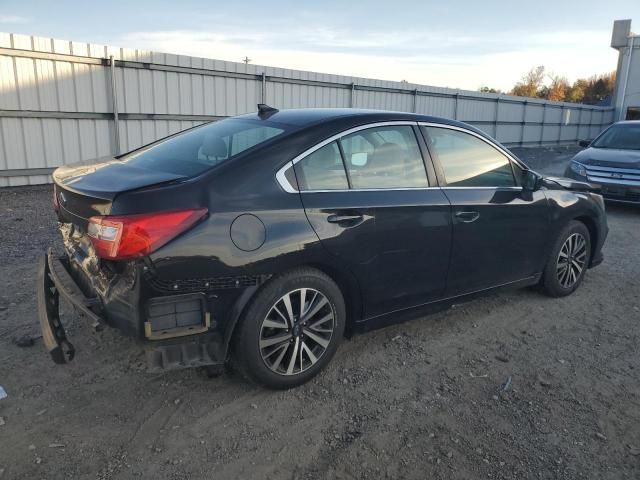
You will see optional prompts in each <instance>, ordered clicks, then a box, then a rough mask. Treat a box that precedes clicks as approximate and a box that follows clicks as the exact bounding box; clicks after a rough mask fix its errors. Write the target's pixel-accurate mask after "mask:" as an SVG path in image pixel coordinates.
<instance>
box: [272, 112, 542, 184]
mask: <svg viewBox="0 0 640 480" xmlns="http://www.w3.org/2000/svg"><path fill="white" fill-rule="evenodd" d="M395 125H408V126H424V127H436V128H448V129H450V130H457V131H460V132H463V133H467V134H469V135H472V136H474V137H476V138H478V139H480V140H482V141H483V142H485V143H486V144H487V145H489V146H491V147H493V148H495V149H496V150H498V152H500V153H502V154H503V155H504V156H505V157H507V158H508V159H509V160H511V161H512V162H514V163H516V164H517V165H518V166H519V167H520V168H522V169H524V170H531V169H530V168H529V167H528V166H526V165H525V164H523V163H522V162H521V161H520V160H519V159H517V158H516V157H514V156H513V155H511V154H510V153H509V152H508V151H506V150H505V149H504V148H503V147H501V146H500V145H499V144H497V143H494V142H493V141H490V140H489V139H487V138H485V137H484V136H482V135H480V134H478V133H476V132H473V131H471V130H469V129H467V128H463V127H458V126H457V125H448V124H446V123H434V122H420V121H417V122H416V121H411V120H399V121H389V122H376V123H368V124H366V125H358V126H357V127H352V128H349V129H347V130H344V131H342V132H340V133H337V134H335V135H333V136H331V137H329V138H327V139H325V140H323V141H321V142H319V143H317V144H316V145H314V146H313V147H311V148H308V149H307V150H305V151H304V152H302V153H301V154H300V155H297V156H296V157H295V158H294V159H293V160H290V161H288V162H287V163H285V164H284V165H283V166H282V167H281V168H280V169H279V170H278V171H277V172H276V180H277V182H278V184H279V185H280V186H281V187H282V189H283V190H284V191H285V192H287V193H330V192H342V193H344V192H394V191H407V190H433V189H438V188H442V189H455V190H462V189H470V188H473V189H481V190H498V189H502V190H516V191H518V190H522V187H521V186H513V187H455V186H452V187H450V186H443V187H440V186H428V187H404V188H403V187H399V188H352V189H340V190H298V189H296V188H294V186H293V185H291V184H290V183H289V181H288V180H287V178H286V176H285V173H286V171H287V170H288V169H290V168H292V167H293V166H294V165H295V164H296V163H298V162H299V161H300V160H302V159H303V158H305V157H306V156H307V155H310V154H312V153H313V152H315V151H316V150H319V149H320V148H322V147H324V146H325V145H327V144H329V143H331V142H333V141H336V140H338V139H340V138H342V137H344V136H346V135H350V134H351V133H354V132H358V131H360V130H367V129H369V128H376V127H386V126H395Z"/></svg>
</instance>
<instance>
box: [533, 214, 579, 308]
mask: <svg viewBox="0 0 640 480" xmlns="http://www.w3.org/2000/svg"><path fill="white" fill-rule="evenodd" d="M590 257H591V236H590V234H589V230H588V229H587V227H586V226H585V224H584V223H582V222H579V221H577V220H572V221H571V222H569V224H568V225H567V226H566V227H565V228H564V229H563V230H562V232H560V235H558V238H557V239H556V241H555V243H554V245H553V249H552V250H551V255H550V257H549V259H548V260H547V265H546V266H545V269H544V273H543V276H542V289H543V291H544V292H545V293H546V294H547V295H549V296H552V297H564V296H567V295H570V294H571V293H573V292H574V291H575V290H576V289H577V288H578V287H579V286H580V284H581V283H582V280H583V279H584V275H585V273H586V271H587V268H588V266H589V260H590Z"/></svg>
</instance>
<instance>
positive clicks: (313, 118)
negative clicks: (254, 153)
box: [237, 108, 477, 131]
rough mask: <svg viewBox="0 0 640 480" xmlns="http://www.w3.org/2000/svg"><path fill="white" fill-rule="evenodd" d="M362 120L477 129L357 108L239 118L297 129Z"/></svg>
mask: <svg viewBox="0 0 640 480" xmlns="http://www.w3.org/2000/svg"><path fill="white" fill-rule="evenodd" d="M346 117H349V118H351V119H358V120H361V121H362V123H363V124H365V123H374V122H387V121H394V120H399V121H403V120H407V121H414V122H433V123H444V124H447V125H457V126H460V127H464V128H468V129H472V130H474V131H476V130H477V129H476V128H474V127H472V126H471V125H467V124H464V123H462V122H458V121H455V120H450V119H447V118H442V117H435V116H430V115H421V114H418V113H409V112H393V111H387V110H364V109H357V108H296V109H286V110H278V111H274V112H273V113H272V112H269V113H267V114H263V115H260V114H258V113H257V112H256V113H248V114H246V115H240V116H239V117H237V118H245V119H252V120H267V119H268V120H270V121H273V122H278V123H282V124H287V125H292V126H296V127H302V128H303V127H307V126H310V125H317V124H319V123H328V122H330V121H332V120H336V119H338V118H346Z"/></svg>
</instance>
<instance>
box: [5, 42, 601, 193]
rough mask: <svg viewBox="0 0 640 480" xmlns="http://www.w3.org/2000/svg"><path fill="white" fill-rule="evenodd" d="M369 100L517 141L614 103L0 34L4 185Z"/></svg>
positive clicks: (544, 135) (590, 116) (542, 141)
mask: <svg viewBox="0 0 640 480" xmlns="http://www.w3.org/2000/svg"><path fill="white" fill-rule="evenodd" d="M257 103H268V104H269V105H272V106H275V107H278V108H302V107H357V108H375V109H384V110H399V111H409V112H418V113H425V114H429V115H438V116H443V117H449V118H455V119H458V120H461V121H464V122H468V123H470V124H473V125H475V126H477V127H478V128H480V129H482V130H484V131H485V132H487V133H488V134H489V135H491V136H493V137H495V138H497V139H498V140H499V141H500V142H502V143H504V144H506V145H518V146H520V145H522V146H527V145H532V146H535V145H552V144H560V143H570V142H575V141H576V140H577V139H581V138H591V137H593V136H594V135H596V134H597V133H598V132H599V131H600V130H601V129H602V128H603V127H604V126H606V125H608V124H610V123H611V122H612V121H613V109H610V108H601V107H592V106H587V105H578V104H571V103H561V102H548V101H544V100H540V99H533V98H529V99H524V98H519V97H512V96H505V95H495V94H488V93H479V92H472V91H463V90H454V89H449V88H439V87H429V86H424V85H416V84H410V83H406V82H390V81H382V80H373V79H366V78H356V77H346V76H341V75H330V74H324V73H313V72H304V71H299V70H288V69H283V68H274V67H261V66H258V65H245V64H243V63H234V62H225V61H220V60H212V59H208V58H195V57H188V56H182V55H173V54H168V53H157V52H150V51H143V50H132V49H128V48H115V47H109V46H105V45H93V44H87V43H79V42H70V41H63V40H55V39H50V38H41V37H33V36H27V35H17V34H8V33H0V186H8V185H28V184H37V183H45V182H48V181H49V176H48V175H49V173H50V172H51V170H52V169H53V168H55V167H56V166H59V165H62V164H64V163H72V162H76V161H80V160H83V159H89V158H95V157H100V156H107V155H113V154H116V153H119V152H125V151H128V150H132V149H134V148H137V147H139V146H141V145H144V144H146V143H149V142H152V141H153V140H156V139H158V138H162V137H164V136H166V135H169V134H171V133H174V132H177V131H180V130H183V129H185V128H188V127H192V126H194V125H196V124H198V123H201V122H204V121H210V120H216V119H219V118H223V117H226V116H230V115H238V114H241V113H246V112H251V111H255V109H256V104H257Z"/></svg>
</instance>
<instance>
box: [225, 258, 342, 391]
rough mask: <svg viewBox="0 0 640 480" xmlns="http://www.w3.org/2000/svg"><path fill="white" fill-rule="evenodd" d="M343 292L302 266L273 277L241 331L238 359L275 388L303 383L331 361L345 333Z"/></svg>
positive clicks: (250, 376) (239, 364)
mask: <svg viewBox="0 0 640 480" xmlns="http://www.w3.org/2000/svg"><path fill="white" fill-rule="evenodd" d="M345 320H346V313H345V305H344V298H343V296H342V292H341V291H340V289H339V288H338V286H337V285H336V284H335V282H333V280H331V278H329V277H328V276H327V275H325V274H324V273H322V272H320V271H318V270H316V269H313V268H300V269H296V270H292V271H291V272H288V273H285V274H282V275H279V276H277V277H275V278H273V279H272V280H271V281H269V283H268V284H266V285H265V286H264V287H263V288H262V289H261V290H260V291H259V292H258V293H257V295H256V297H255V298H254V299H253V300H252V302H251V304H250V305H249V307H248V309H247V311H246V313H245V315H244V318H243V319H241V324H240V325H239V326H238V332H237V334H236V335H235V341H234V348H233V353H232V363H233V364H234V366H235V367H236V369H237V370H239V371H240V373H242V374H243V375H244V376H245V377H246V378H248V379H250V380H252V381H254V382H256V383H258V384H260V385H263V386H265V387H268V388H273V389H286V388H292V387H296V386H298V385H301V384H303V383H305V382H307V381H308V380H310V379H311V378H313V377H314V376H315V375H317V374H318V373H319V372H320V371H321V370H322V369H323V368H324V367H325V366H326V365H327V364H328V363H329V361H330V360H331V358H332V357H333V355H334V354H335V352H336V350H337V348H338V345H339V344H340V342H341V340H342V338H343V336H344V328H345Z"/></svg>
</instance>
